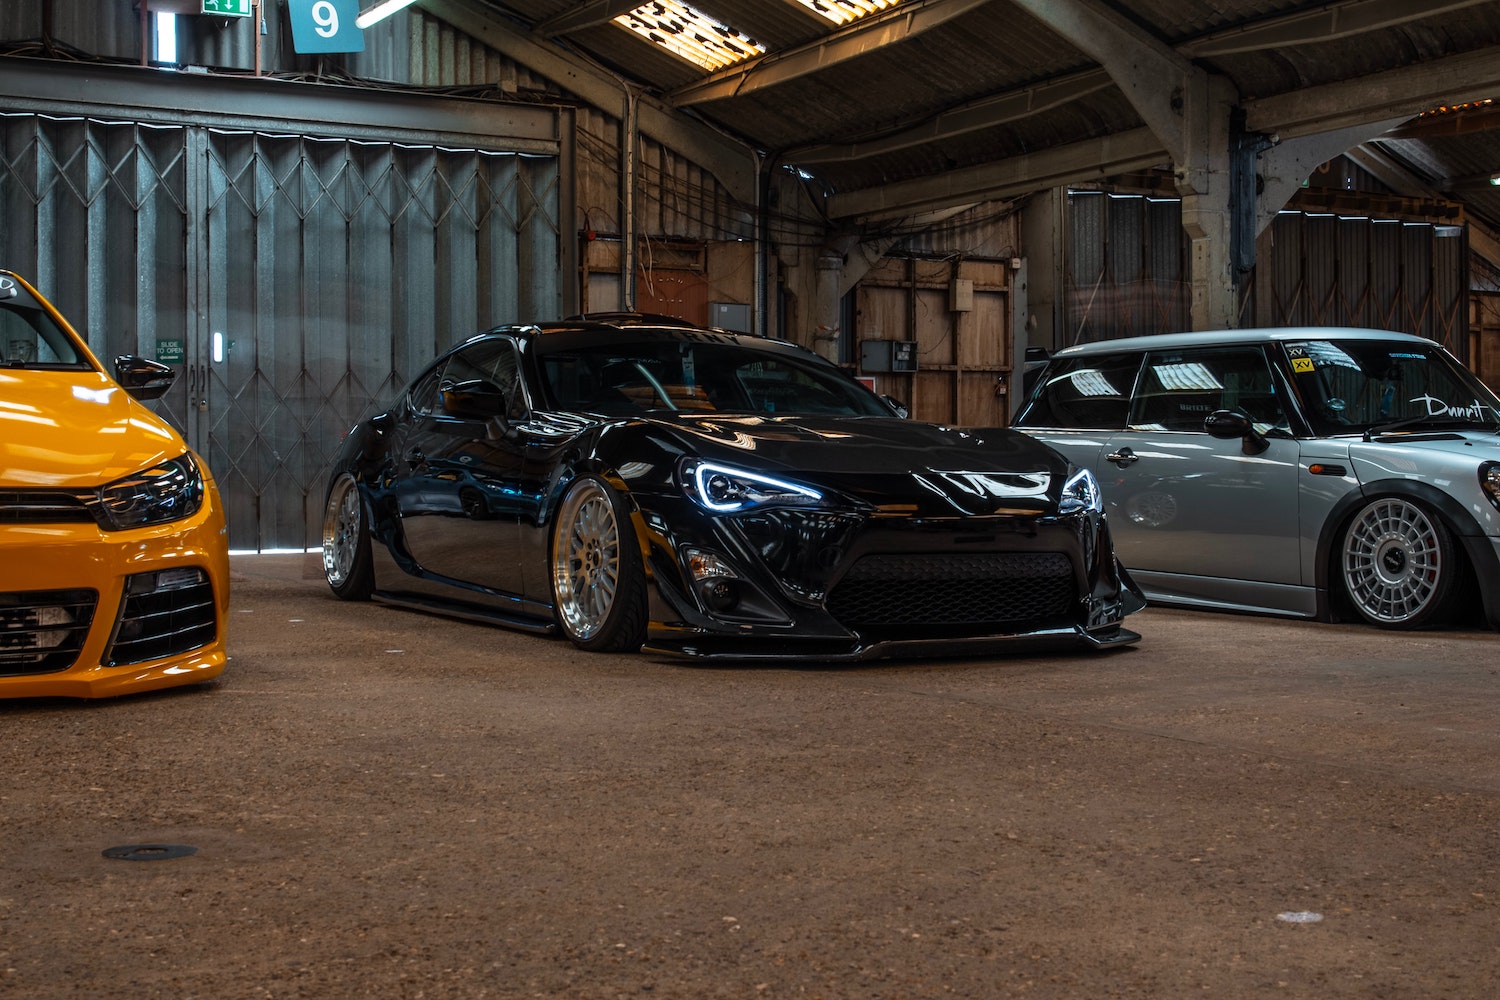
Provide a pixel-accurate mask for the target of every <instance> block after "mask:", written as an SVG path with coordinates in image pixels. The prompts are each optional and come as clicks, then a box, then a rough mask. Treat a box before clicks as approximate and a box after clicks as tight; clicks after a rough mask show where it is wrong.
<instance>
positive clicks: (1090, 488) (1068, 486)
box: [1057, 469, 1104, 514]
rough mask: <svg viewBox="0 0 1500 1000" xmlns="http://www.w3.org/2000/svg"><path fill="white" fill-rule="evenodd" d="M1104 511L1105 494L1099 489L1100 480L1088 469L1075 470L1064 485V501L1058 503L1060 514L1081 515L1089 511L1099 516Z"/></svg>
mask: <svg viewBox="0 0 1500 1000" xmlns="http://www.w3.org/2000/svg"><path fill="white" fill-rule="evenodd" d="M1103 510H1104V494H1103V493H1102V492H1101V491H1100V489H1099V480H1097V479H1095V478H1094V474H1093V473H1092V472H1090V471H1089V470H1088V469H1075V470H1073V471H1072V472H1071V473H1070V474H1069V475H1068V481H1067V482H1065V483H1064V484H1063V491H1062V499H1061V500H1059V501H1058V503H1057V512H1058V513H1059V514H1081V513H1083V512H1084V511H1089V512H1092V513H1094V514H1098V513H1100V512H1102V511H1103Z"/></svg>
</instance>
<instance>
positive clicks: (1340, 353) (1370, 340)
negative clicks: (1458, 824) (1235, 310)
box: [1016, 327, 1500, 629]
mask: <svg viewBox="0 0 1500 1000" xmlns="http://www.w3.org/2000/svg"><path fill="white" fill-rule="evenodd" d="M1016 425H1017V426H1018V427H1019V428H1020V429H1021V430H1023V431H1026V432H1027V433H1030V434H1032V435H1034V436H1035V437H1038V438H1040V439H1042V440H1043V441H1045V442H1047V443H1048V444H1050V445H1052V446H1053V447H1054V448H1056V449H1057V450H1059V451H1061V452H1062V453H1063V454H1065V455H1067V456H1068V458H1070V459H1071V460H1072V461H1073V462H1074V463H1076V464H1077V465H1079V466H1082V467H1086V468H1089V469H1092V470H1093V471H1094V473H1095V475H1096V477H1097V478H1098V480H1099V483H1100V485H1101V487H1102V489H1103V492H1104V499H1105V503H1106V510H1107V511H1108V514H1109V519H1110V523H1111V526H1112V528H1113V531H1114V540H1115V549H1116V552H1117V553H1118V555H1119V558H1120V561H1121V562H1122V563H1124V564H1125V566H1127V567H1128V568H1129V569H1130V571H1131V573H1132V575H1133V576H1134V577H1135V580H1136V582H1137V583H1138V584H1139V585H1140V587H1141V589H1142V590H1144V591H1145V593H1146V595H1147V597H1148V598H1150V599H1152V600H1154V601H1158V602H1162V603H1170V604H1183V605H1189V606H1195V607H1200V608H1210V609H1220V610H1233V611H1248V612H1264V613H1273V614H1287V615H1297V616H1303V617H1310V618H1320V619H1323V620H1339V619H1341V618H1344V617H1347V616H1348V613H1349V612H1355V613H1357V614H1358V615H1359V616H1360V617H1362V618H1364V619H1365V620H1366V621H1369V622H1371V623H1373V624H1376V625H1380V626H1384V627H1387V628H1398V629H1415V628H1423V627H1427V626H1431V625H1438V624H1444V623H1453V622H1456V621H1462V620H1466V619H1467V620H1471V621H1479V620H1482V621H1484V622H1486V623H1488V625H1489V626H1490V627H1491V628H1500V398H1497V397H1496V395H1495V393H1494V392H1492V391H1491V390H1490V389H1489V388H1487V387H1486V386H1485V385H1484V384H1483V383H1482V382H1480V381H1479V380H1478V379H1477V378H1475V377H1474V375H1473V374H1471V373H1470V372H1469V371H1468V370H1466V369H1465V368H1464V367H1463V366H1462V365H1461V364H1459V363H1458V361H1457V360H1456V359H1454V358H1453V356H1452V355H1450V354H1449V353H1447V352H1446V351H1445V350H1443V348H1442V347H1441V346H1439V345H1438V344H1436V343H1434V342H1432V341H1430V340H1425V339H1422V338H1420V337H1413V336H1407V335H1405V334H1397V333H1386V332H1381V331H1375V330H1355V329H1333V328H1319V327H1294V328H1287V329H1276V330H1228V331H1216V332H1203V333H1189V334H1168V335H1163V336H1155V337H1137V338H1131V339H1126V340H1113V341H1105V342H1100V343H1093V344H1085V345H1080V346H1078V347H1071V348H1068V349H1066V350H1063V351H1059V352H1058V353H1057V354H1056V355H1054V356H1053V358H1052V359H1051V361H1050V362H1049V364H1048V366H1047V368H1046V369H1045V370H1044V371H1043V372H1042V373H1041V375H1040V377H1039V378H1038V379H1037V381H1036V385H1035V387H1034V389H1033V391H1032V392H1031V394H1030V396H1029V398H1028V400H1027V402H1026V404H1025V406H1024V407H1023V408H1022V410H1021V411H1020V413H1019V414H1018V415H1017V418H1016Z"/></svg>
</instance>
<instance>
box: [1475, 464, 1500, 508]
mask: <svg viewBox="0 0 1500 1000" xmlns="http://www.w3.org/2000/svg"><path fill="white" fill-rule="evenodd" d="M1479 488H1480V490H1481V491H1483V493H1484V496H1485V499H1486V500H1488V501H1489V502H1490V504H1491V505H1492V506H1494V508H1495V509H1496V510H1500V462H1485V463H1484V464H1483V465H1481V466H1480V467H1479Z"/></svg>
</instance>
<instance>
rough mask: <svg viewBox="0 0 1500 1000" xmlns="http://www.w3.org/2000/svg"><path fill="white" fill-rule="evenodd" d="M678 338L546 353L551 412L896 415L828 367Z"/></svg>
mask: <svg viewBox="0 0 1500 1000" xmlns="http://www.w3.org/2000/svg"><path fill="white" fill-rule="evenodd" d="M643 333H644V331H643ZM674 333H675V335H674V336H673V337H671V338H670V339H657V338H650V337H648V336H641V335H640V334H637V337H634V338H631V339H629V340H618V339H617V340H612V341H602V342H601V341H599V340H597V339H596V340H593V341H592V342H587V343H584V342H571V343H570V342H569V341H567V340H563V341H562V342H561V343H559V344H557V345H554V346H549V347H547V348H545V349H543V350H542V351H541V352H540V354H541V361H542V370H543V372H544V374H545V378H546V383H547V384H546V391H547V393H548V394H549V395H550V397H551V403H552V405H554V406H556V407H558V408H559V409H564V410H582V411H587V412H591V413H601V414H605V415H609V416H627V415H634V414H642V413H660V412H669V413H672V412H679V413H757V414H770V415H773V416H809V415H829V416H842V417H854V416H866V417H889V416H891V410H889V409H887V408H886V407H885V405H884V404H883V403H882V402H881V401H880V399H879V397H877V396H875V395H874V394H873V393H871V392H869V391H868V390H866V389H865V388H864V387H863V386H861V385H859V384H858V383H856V382H853V381H851V380H849V379H847V378H844V377H843V376H841V375H840V374H839V373H838V372H837V371H836V370H834V369H832V368H830V367H828V366H826V365H820V364H816V363H813V362H808V361H802V360H800V359H798V358H797V357H796V356H795V355H792V354H783V353H773V352H770V351H764V350H750V349H747V348H746V347H744V346H741V345H739V344H736V343H735V342H734V341H733V340H732V339H729V338H720V337H718V336H717V335H715V334H712V333H706V332H705V333H697V332H689V333H686V334H684V333H681V332H674ZM726 341H727V342H726Z"/></svg>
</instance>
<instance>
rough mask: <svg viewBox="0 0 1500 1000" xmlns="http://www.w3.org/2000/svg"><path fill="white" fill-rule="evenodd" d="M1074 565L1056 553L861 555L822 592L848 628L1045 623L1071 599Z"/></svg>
mask: <svg viewBox="0 0 1500 1000" xmlns="http://www.w3.org/2000/svg"><path fill="white" fill-rule="evenodd" d="M1076 600H1077V595H1076V587H1075V584H1074V582H1073V564H1072V562H1071V561H1070V560H1069V559H1068V557H1067V556H1066V555H1064V554H1063V553H1061V552H982V553H963V554H957V553H950V554H941V555H939V554H910V555H898V554H882V555H868V556H865V557H864V558H863V559H860V560H859V562H857V563H855V564H854V566H852V567H851V568H850V570H849V572H848V573H846V574H845V575H844V577H843V579H841V580H840V581H839V582H838V584H837V585H836V586H835V587H834V588H833V591H832V592H831V593H830V594H829V596H828V602H827V607H828V612H829V614H831V615H833V617H834V618H836V619H838V621H839V622H840V623H841V624H843V625H844V626H845V627H847V628H853V629H858V630H862V631H866V632H868V631H870V630H871V629H877V630H878V629H889V628H915V629H918V630H923V629H928V628H929V627H933V628H935V629H936V630H938V631H941V630H944V629H946V630H953V629H955V628H966V627H971V626H972V627H981V626H982V627H987V628H995V627H1004V626H1006V625H1009V624H1018V623H1024V624H1025V625H1026V627H1028V628H1032V627H1037V626H1046V625H1048V624H1050V623H1054V622H1057V621H1060V620H1064V619H1066V618H1067V617H1068V615H1069V614H1070V612H1071V611H1072V610H1073V607H1074V605H1075V603H1076Z"/></svg>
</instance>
